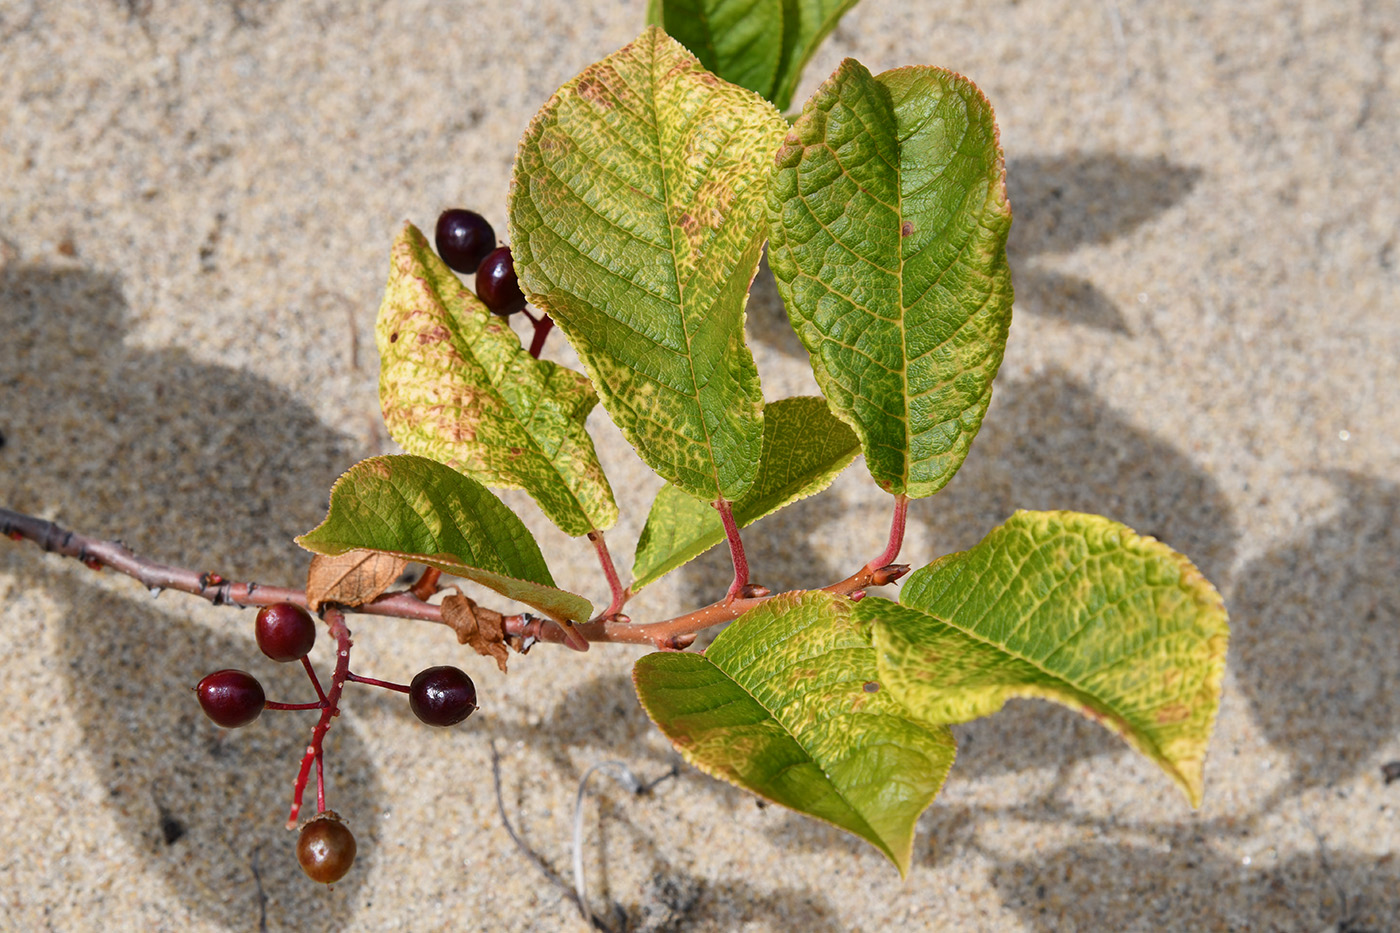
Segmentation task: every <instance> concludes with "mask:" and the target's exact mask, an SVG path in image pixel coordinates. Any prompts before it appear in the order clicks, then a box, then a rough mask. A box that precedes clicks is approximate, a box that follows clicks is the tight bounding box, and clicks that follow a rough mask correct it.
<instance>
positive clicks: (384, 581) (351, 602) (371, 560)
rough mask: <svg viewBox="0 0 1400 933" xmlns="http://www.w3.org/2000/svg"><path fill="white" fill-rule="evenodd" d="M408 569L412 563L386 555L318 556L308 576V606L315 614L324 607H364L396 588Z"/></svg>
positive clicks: (352, 552) (365, 552) (357, 551)
mask: <svg viewBox="0 0 1400 933" xmlns="http://www.w3.org/2000/svg"><path fill="white" fill-rule="evenodd" d="M407 566H408V561H406V560H404V559H403V558H401V557H394V556H393V555H391V554H385V553H384V552H382V551H367V550H354V551H346V552H345V553H344V554H341V555H339V556H336V557H326V556H325V555H323V554H317V555H316V556H315V557H313V558H311V569H310V570H309V571H308V572H307V574H306V602H307V604H308V605H310V606H311V609H312V611H313V612H315V611H317V610H319V609H320V608H321V604H322V603H339V604H340V605H342V606H362V605H364V604H365V603H367V602H369V601H370V600H372V599H374V598H375V597H376V596H378V595H379V594H380V593H383V592H384V591H385V590H387V589H388V588H389V587H390V586H391V585H393V583H394V581H395V580H397V579H398V578H399V575H400V574H402V573H403V571H404V568H405V567H407Z"/></svg>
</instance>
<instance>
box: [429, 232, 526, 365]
mask: <svg viewBox="0 0 1400 933" xmlns="http://www.w3.org/2000/svg"><path fill="white" fill-rule="evenodd" d="M434 241H435V243H436V244H437V251H438V255H439V256H441V257H442V261H443V262H445V263H447V267H448V268H449V269H451V270H452V271H454V272H459V273H461V274H462V275H471V274H473V273H475V274H476V296H477V297H478V298H480V299H481V303H482V304H484V305H486V307H487V308H490V309H491V311H492V313H494V314H499V315H501V316H502V317H509V316H510V315H512V314H515V313H516V312H517V311H521V312H524V314H525V316H526V317H527V318H529V319H530V322H531V323H532V324H534V325H535V339H534V340H533V341H532V342H531V344H530V355H531V356H534V357H536V358H538V357H539V355H540V350H541V349H542V348H543V346H544V339H545V337H546V336H547V335H548V334H549V331H550V328H552V327H553V326H554V322H553V321H552V320H551V319H550V317H549V315H547V314H542V315H540V316H539V317H535V316H534V315H532V314H531V313H530V312H528V311H525V293H524V292H522V291H521V290H520V281H519V280H518V279H517V278H516V277H515V261H514V259H512V258H511V254H510V247H509V246H496V231H495V230H494V229H492V227H491V224H490V222H489V221H487V219H486V218H485V217H482V216H481V215H480V214H478V213H477V212H476V211H469V210H465V209H463V208H452V209H450V210H446V211H443V212H442V214H441V215H440V216H439V217H438V221H437V229H436V231H435V234H434Z"/></svg>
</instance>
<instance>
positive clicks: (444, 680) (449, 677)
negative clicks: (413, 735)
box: [408, 667, 476, 726]
mask: <svg viewBox="0 0 1400 933" xmlns="http://www.w3.org/2000/svg"><path fill="white" fill-rule="evenodd" d="M408 705H409V708H410V709H412V710H413V715H415V716H417V717H418V718H419V719H420V720H422V721H423V722H425V723H427V724H428V725H430V726H455V725H456V724H457V723H459V722H461V721H462V720H463V719H466V718H467V717H468V716H470V715H471V714H472V713H474V712H476V685H475V684H473V683H472V679H471V678H470V677H468V676H467V675H466V672H465V671H462V670H459V669H457V668H455V667H430V668H428V669H427V670H425V671H419V672H418V676H417V677H414V678H413V683H411V684H409V685H408Z"/></svg>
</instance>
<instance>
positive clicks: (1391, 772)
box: [1381, 761, 1400, 784]
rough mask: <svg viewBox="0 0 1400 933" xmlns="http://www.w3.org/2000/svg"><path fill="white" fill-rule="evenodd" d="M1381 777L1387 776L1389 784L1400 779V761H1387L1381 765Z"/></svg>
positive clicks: (1386, 780) (1386, 779)
mask: <svg viewBox="0 0 1400 933" xmlns="http://www.w3.org/2000/svg"><path fill="white" fill-rule="evenodd" d="M1381 777H1383V778H1385V782H1386V783H1387V784H1390V783H1392V782H1393V781H1400V761H1387V762H1386V763H1385V764H1383V765H1381Z"/></svg>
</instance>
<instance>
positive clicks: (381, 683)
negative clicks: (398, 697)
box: [345, 672, 408, 693]
mask: <svg viewBox="0 0 1400 933" xmlns="http://www.w3.org/2000/svg"><path fill="white" fill-rule="evenodd" d="M345 679H346V680H348V681H350V682H351V683H352V684H368V685H369V686H371V687H383V688H384V689H385V690H393V691H394V692H395V693H408V686H407V685H406V684H396V683H391V682H390V681H387V680H375V679H374V678H373V677H361V676H360V675H359V674H356V673H354V672H351V673H348V674H346V675H345Z"/></svg>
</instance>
